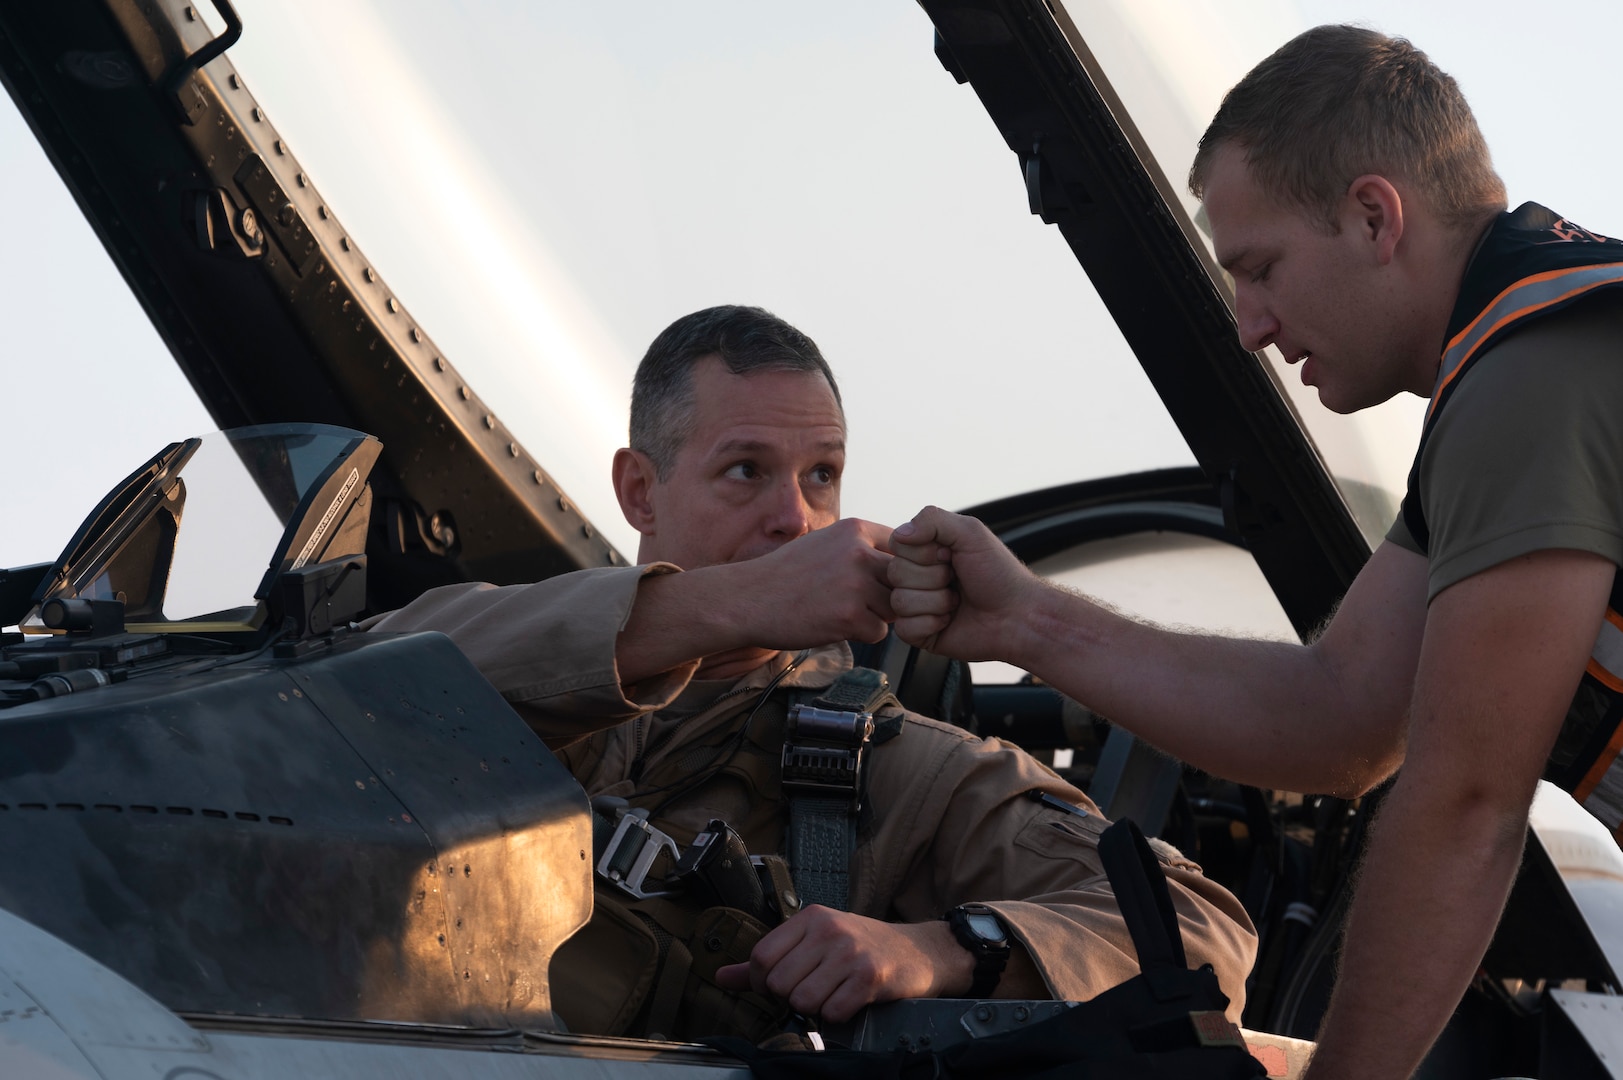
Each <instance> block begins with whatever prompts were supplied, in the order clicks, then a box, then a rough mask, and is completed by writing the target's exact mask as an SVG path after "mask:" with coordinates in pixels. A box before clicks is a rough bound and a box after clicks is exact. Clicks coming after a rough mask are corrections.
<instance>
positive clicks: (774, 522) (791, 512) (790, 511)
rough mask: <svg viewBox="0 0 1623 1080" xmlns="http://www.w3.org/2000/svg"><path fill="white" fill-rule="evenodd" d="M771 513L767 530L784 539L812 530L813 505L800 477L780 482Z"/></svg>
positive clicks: (790, 538)
mask: <svg viewBox="0 0 1623 1080" xmlns="http://www.w3.org/2000/svg"><path fill="white" fill-rule="evenodd" d="M774 500H775V501H774V502H773V505H772V510H771V514H770V516H769V517H768V519H767V523H766V530H767V532H768V533H769V534H770V535H772V536H774V537H777V538H780V539H783V540H793V539H795V538H796V537H800V536H804V535H806V534H807V533H809V532H811V520H812V515H811V505H810V504H809V503H807V501H806V493H805V491H803V490H802V489H801V486H800V482H799V480H798V479H793V478H791V479H790V480H788V481H786V482H784V483H782V484H779V485H778V487H777V490H776V491H775V492H774Z"/></svg>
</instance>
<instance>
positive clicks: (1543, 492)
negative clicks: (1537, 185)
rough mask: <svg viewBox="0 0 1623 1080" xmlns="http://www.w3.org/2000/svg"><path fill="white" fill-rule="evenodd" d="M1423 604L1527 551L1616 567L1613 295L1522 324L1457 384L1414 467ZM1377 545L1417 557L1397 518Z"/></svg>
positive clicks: (1620, 373)
mask: <svg viewBox="0 0 1623 1080" xmlns="http://www.w3.org/2000/svg"><path fill="white" fill-rule="evenodd" d="M1420 492H1421V496H1422V509H1423V510H1424V512H1425V519H1426V524H1427V526H1428V527H1429V528H1430V529H1431V551H1430V553H1429V556H1428V557H1429V567H1428V574H1429V580H1428V583H1427V599H1428V600H1430V599H1431V598H1432V597H1435V596H1436V595H1437V594H1438V593H1439V592H1441V591H1443V590H1444V589H1446V588H1448V587H1449V586H1450V585H1452V584H1454V583H1455V582H1457V581H1462V580H1464V579H1465V578H1468V577H1470V576H1471V575H1472V574H1477V573H1480V572H1481V571H1483V570H1486V569H1488V568H1490V567H1493V566H1497V565H1498V564H1499V563H1502V562H1505V561H1507V560H1510V559H1513V558H1516V557H1517V556H1518V555H1525V554H1528V553H1529V552H1533V551H1542V550H1545V549H1549V548H1571V549H1576V550H1578V551H1590V552H1594V553H1595V554H1597V555H1602V556H1604V557H1606V558H1608V559H1610V560H1612V561H1613V562H1614V563H1623V297H1620V296H1619V295H1618V293H1617V292H1616V291H1611V292H1608V293H1605V294H1602V295H1599V296H1596V297H1593V298H1590V299H1587V300H1585V301H1583V302H1581V303H1578V304H1575V305H1574V306H1573V307H1571V308H1570V309H1568V310H1566V311H1564V312H1560V313H1557V314H1554V315H1549V316H1546V317H1544V318H1541V319H1537V320H1535V321H1533V322H1531V323H1529V324H1528V325H1527V326H1526V327H1524V328H1522V329H1520V330H1517V331H1515V332H1514V333H1512V334H1511V335H1510V336H1509V337H1507V338H1505V340H1504V341H1502V342H1500V343H1499V344H1497V345H1495V346H1493V348H1492V349H1490V350H1489V351H1488V352H1486V353H1484V354H1483V355H1482V356H1481V357H1479V358H1478V359H1477V361H1476V364H1475V366H1474V367H1473V368H1472V369H1471V370H1470V371H1468V372H1466V373H1465V375H1463V376H1461V380H1460V383H1459V385H1458V387H1456V388H1455V390H1454V395H1453V398H1452V399H1451V400H1450V401H1449V402H1448V403H1447V405H1446V406H1444V408H1443V412H1442V416H1441V418H1440V419H1439V420H1438V421H1437V426H1436V428H1435V429H1434V430H1433V431H1432V433H1431V437H1430V438H1429V439H1428V440H1427V441H1426V447H1425V451H1424V453H1423V454H1422V455H1421V459H1420ZM1386 538H1387V539H1388V540H1390V541H1392V542H1393V543H1395V544H1397V545H1398V546H1400V547H1403V548H1406V549H1408V550H1409V551H1413V552H1416V553H1419V554H1426V553H1424V552H1421V551H1420V545H1419V544H1417V543H1416V542H1415V540H1414V538H1413V537H1412V536H1411V535H1410V533H1409V529H1408V527H1407V525H1406V524H1405V523H1404V520H1403V516H1402V515H1401V514H1400V515H1399V516H1398V519H1397V521H1396V522H1395V523H1394V524H1393V526H1392V528H1391V530H1390V531H1388V532H1387V534H1386Z"/></svg>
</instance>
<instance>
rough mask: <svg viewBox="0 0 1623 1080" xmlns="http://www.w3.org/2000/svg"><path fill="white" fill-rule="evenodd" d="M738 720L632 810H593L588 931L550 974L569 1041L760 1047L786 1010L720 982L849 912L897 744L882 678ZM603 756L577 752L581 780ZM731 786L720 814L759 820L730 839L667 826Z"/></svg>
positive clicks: (563, 951)
mask: <svg viewBox="0 0 1623 1080" xmlns="http://www.w3.org/2000/svg"><path fill="white" fill-rule="evenodd" d="M730 709H731V711H733V712H735V713H736V716H735V717H734V718H733V719H732V722H729V723H718V724H715V725H714V726H712V727H710V728H709V729H708V731H707V733H706V734H705V735H704V736H703V737H701V738H699V739H697V740H695V741H694V742H693V743H691V744H689V745H684V746H683V747H682V748H681V750H680V752H678V753H671V754H664V755H658V756H655V755H648V757H649V760H651V761H652V764H651V765H650V766H649V767H648V769H647V771H646V772H635V771H634V774H635V776H636V783H637V791H636V792H635V793H633V794H632V795H631V796H629V797H628V799H626V800H624V802H625V803H626V804H627V805H625V806H622V807H620V808H619V809H618V810H608V809H606V808H604V807H600V806H596V805H594V830H595V831H596V834H597V835H596V836H595V838H594V846H595V847H596V849H597V850H595V851H594V852H593V853H592V859H593V865H594V866H595V867H596V868H597V870H598V872H597V873H596V874H595V875H594V879H595V888H594V894H593V911H592V917H591V920H590V921H589V922H588V923H587V925H586V926H585V927H583V928H582V929H581V930H580V931H579V932H577V933H576V934H575V936H573V937H571V938H570V939H569V940H568V941H566V942H565V943H564V944H563V945H562V946H561V947H560V948H559V950H558V952H557V953H556V954H555V956H554V958H553V963H552V969H551V983H552V999H553V1007H554V1008H555V1009H557V1011H558V1013H559V1014H560V1015H561V1016H562V1017H563V1019H564V1021H565V1022H566V1023H567V1024H568V1025H569V1027H570V1029H571V1030H573V1031H577V1032H589V1033H592V1034H601V1035H633V1036H639V1037H663V1038H667V1039H693V1038H697V1037H699V1036H706V1035H737V1036H741V1037H743V1038H746V1039H749V1040H751V1041H759V1040H761V1039H763V1038H765V1037H767V1036H769V1035H771V1034H773V1033H775V1032H777V1031H779V1030H781V1027H782V1024H783V1022H784V1020H785V1019H786V1018H787V1016H788V1008H787V1006H785V1005H784V1004H783V1003H781V1002H778V1001H776V1000H773V999H769V998H766V997H762V996H760V995H757V994H753V993H734V992H731V991H727V990H723V989H722V988H721V987H720V986H719V985H718V984H717V981H716V972H717V971H718V970H719V969H720V968H722V967H724V966H726V965H729V964H739V963H743V962H745V961H747V960H748V959H749V956H750V952H751V951H752V950H753V949H754V947H755V944H756V943H757V942H758V941H760V939H761V938H762V937H763V936H764V935H765V934H766V933H767V932H768V931H769V930H770V929H771V928H772V926H773V925H775V924H776V922H777V921H779V920H780V919H782V918H787V917H788V916H789V915H792V914H794V913H795V912H796V911H798V910H799V909H800V908H801V907H803V906H804V905H806V904H810V903H821V904H823V905H825V906H831V907H838V908H842V909H844V908H847V907H848V903H847V897H848V883H849V873H850V863H851V858H852V856H853V854H854V852H855V846H856V843H857V839H858V831H859V827H860V823H861V821H862V820H863V818H862V816H861V815H860V813H859V806H860V805H862V795H863V793H864V783H863V781H864V775H863V774H864V772H865V768H864V766H863V759H864V755H865V753H866V751H867V749H868V748H869V747H870V746H873V745H877V744H880V743H883V742H886V741H888V740H889V739H891V738H894V737H895V736H897V735H899V734H900V733H901V731H902V709H901V706H900V704H899V703H898V702H897V700H896V698H895V696H894V695H892V694H891V692H890V689H889V685H888V682H887V680H886V677H885V676H884V674H883V673H880V672H877V671H871V670H868V669H865V668H854V669H852V670H851V671H848V672H846V673H845V674H843V675H841V676H840V677H839V679H837V680H836V681H835V682H834V683H833V684H832V685H831V686H828V687H826V688H823V689H821V690H811V691H807V690H791V689H782V690H775V691H774V690H772V689H771V688H768V690H766V691H759V692H753V693H745V694H739V695H738V696H737V698H736V700H735V701H733V702H732V703H730ZM603 743H604V739H603V737H602V736H594V737H593V738H592V739H591V740H588V742H587V744H586V745H585V746H584V747H579V748H576V747H572V748H570V751H568V752H567V754H568V756H569V757H570V758H571V768H572V769H573V770H574V771H576V772H577V773H581V772H583V771H589V770H590V768H592V767H593V766H594V764H595V762H594V759H595V758H597V757H600V755H601V754H602V752H603ZM729 786H730V787H732V788H734V789H735V791H734V795H735V797H731V798H724V799H721V800H719V801H720V802H721V803H722V804H723V805H737V806H742V807H747V808H748V809H747V810H746V811H744V813H743V814H742V816H741V817H739V819H738V820H734V821H729V822H726V823H725V824H726V826H727V828H725V829H721V828H716V826H720V825H722V823H721V822H719V821H713V822H711V826H712V827H710V828H707V829H706V830H704V831H703V832H701V833H698V834H690V833H689V832H686V831H683V830H680V829H678V828H676V827H674V826H672V825H671V824H670V823H669V822H667V821H666V820H665V819H664V818H663V817H662V811H663V810H664V809H665V807H666V806H669V805H673V804H674V803H675V802H676V801H677V800H682V799H687V798H690V797H691V798H693V799H696V800H698V804H699V805H706V804H712V805H713V804H714V803H715V801H717V800H715V799H714V796H715V794H716V792H717V791H718V789H720V788H724V787H729ZM667 829H669V830H670V831H669V832H666V830H667ZM746 838H747V840H746ZM746 844H747V845H748V846H746ZM684 849H685V852H684ZM704 853H707V854H704ZM702 855H703V857H701V856H702ZM752 856H753V857H754V858H753V859H752V858H751V857H752ZM705 862H707V863H709V866H708V867H706V868H705V869H704V871H703V872H702V873H701V872H699V870H698V864H700V863H705ZM752 864H753V865H752ZM684 869H688V870H690V872H689V873H688V874H687V875H686V876H682V873H683V870H684ZM673 871H674V875H673V873H672V872H673ZM678 877H681V880H680V882H679V881H678Z"/></svg>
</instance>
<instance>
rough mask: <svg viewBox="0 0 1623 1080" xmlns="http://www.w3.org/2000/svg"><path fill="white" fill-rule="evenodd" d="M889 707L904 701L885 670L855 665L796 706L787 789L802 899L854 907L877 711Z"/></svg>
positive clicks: (786, 749) (787, 743) (792, 854)
mask: <svg viewBox="0 0 1623 1080" xmlns="http://www.w3.org/2000/svg"><path fill="white" fill-rule="evenodd" d="M887 706H893V707H895V708H897V709H900V707H901V706H900V703H899V702H897V700H896V696H895V695H894V694H892V693H891V692H890V680H889V679H887V678H886V677H885V674H884V673H883V672H880V671H874V670H872V669H870V668H852V669H851V670H850V671H847V672H845V673H844V674H843V675H841V676H840V677H839V678H838V679H836V680H835V681H834V683H833V685H831V686H829V687H827V688H825V689H824V690H822V691H820V692H819V693H818V694H817V696H816V697H815V698H814V699H813V700H812V701H811V702H810V703H809V704H803V703H796V704H793V705H791V706H790V708H789V727H788V733H787V736H786V738H785V739H784V744H783V790H784V794H785V795H786V796H787V798H788V802H789V830H788V849H789V867H790V870H791V872H792V873H793V874H794V879H795V887H796V889H797V890H798V891H799V893H800V896H799V900H800V902H801V904H821V905H823V906H824V907H829V908H833V909H835V910H836V911H849V910H850V909H851V860H852V859H853V858H854V857H855V855H856V850H857V815H858V812H859V811H860V810H861V809H862V797H863V794H864V787H865V784H864V778H865V775H866V769H865V764H866V757H867V752H868V748H869V746H870V745H872V739H873V732H874V719H873V714H874V712H875V711H876V710H878V709H882V708H885V707H887Z"/></svg>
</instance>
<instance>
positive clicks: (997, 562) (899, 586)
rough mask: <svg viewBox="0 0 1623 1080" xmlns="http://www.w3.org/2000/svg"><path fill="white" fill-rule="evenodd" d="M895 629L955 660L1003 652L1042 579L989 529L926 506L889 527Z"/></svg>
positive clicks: (905, 638)
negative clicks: (905, 520)
mask: <svg viewBox="0 0 1623 1080" xmlns="http://www.w3.org/2000/svg"><path fill="white" fill-rule="evenodd" d="M889 547H890V550H891V551H892V552H893V553H894V554H895V558H893V559H892V560H891V563H890V568H889V574H890V584H891V586H892V591H891V594H890V603H891V609H892V611H894V612H895V616H896V619H895V622H896V636H897V637H899V638H901V639H902V640H903V641H905V642H907V643H908V644H909V645H917V646H919V647H920V648H923V649H928V650H930V651H931V652H937V653H941V654H943V655H945V656H951V657H953V658H954V659H958V660H997V659H1003V658H1004V656H1005V655H1006V654H1007V652H1008V651H1009V649H1008V641H1009V638H1010V634H1011V631H1012V629H1013V625H1014V623H1015V622H1016V621H1017V620H1018V619H1019V618H1020V617H1021V613H1022V612H1024V611H1026V610H1028V601H1027V599H1026V597H1028V596H1029V593H1030V591H1031V590H1033V589H1037V588H1041V587H1042V585H1041V582H1040V581H1039V580H1038V579H1037V578H1036V576H1035V575H1033V574H1032V573H1031V571H1029V570H1027V569H1026V567H1025V565H1024V564H1023V563H1021V562H1020V560H1019V559H1017V558H1015V556H1014V553H1013V552H1011V551H1010V550H1009V549H1008V548H1006V547H1004V546H1003V542H1002V541H1000V540H999V539H998V538H997V537H995V536H993V535H992V531H991V530H990V529H988V528H987V527H986V526H985V525H983V524H981V522H979V521H977V520H976V519H975V518H972V517H965V516H964V515H962V514H953V513H948V512H947V511H945V510H942V509H940V508H939V507H935V506H927V507H925V508H924V509H923V510H920V511H919V512H918V513H917V514H916V515H914V517H913V520H912V521H910V522H908V523H907V524H905V525H902V526H901V527H899V528H898V529H896V531H895V532H893V533H891V535H890V543H889Z"/></svg>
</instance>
